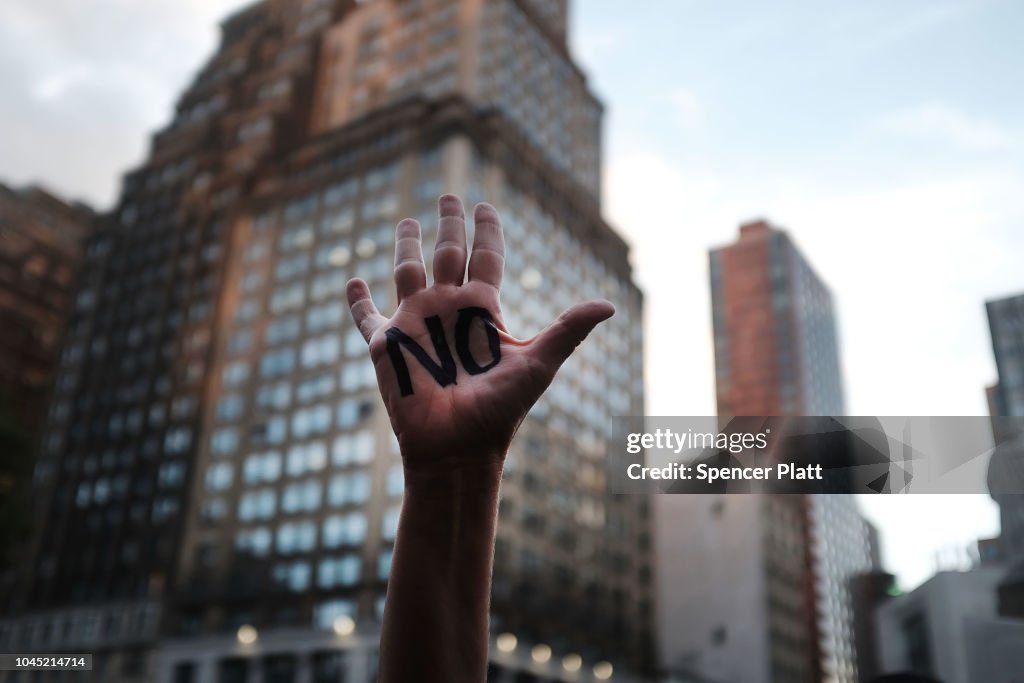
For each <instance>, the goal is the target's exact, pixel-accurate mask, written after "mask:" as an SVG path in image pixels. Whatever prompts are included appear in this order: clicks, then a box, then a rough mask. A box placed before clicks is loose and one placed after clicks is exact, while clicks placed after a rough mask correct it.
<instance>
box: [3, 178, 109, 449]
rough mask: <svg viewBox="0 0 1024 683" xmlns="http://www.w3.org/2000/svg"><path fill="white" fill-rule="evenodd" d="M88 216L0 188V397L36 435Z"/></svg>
mask: <svg viewBox="0 0 1024 683" xmlns="http://www.w3.org/2000/svg"><path fill="white" fill-rule="evenodd" d="M94 218H95V216H94V214H93V212H92V210H91V209H89V208H88V207H86V206H84V205H82V204H77V203H69V202H65V201H64V200H62V199H60V198H58V197H55V196H54V195H52V194H50V193H49V192H46V191H45V190H43V189H40V188H38V187H28V188H22V189H12V188H9V187H6V186H4V185H0V329H3V331H4V333H3V335H0V397H2V398H0V400H6V401H9V402H10V403H11V405H12V407H13V411H14V419H16V420H17V421H18V422H19V423H20V424H22V425H24V427H25V429H26V430H27V431H29V432H31V433H32V434H33V435H34V436H36V437H38V434H37V432H38V430H39V428H40V426H41V424H42V422H43V419H44V418H45V410H46V401H47V398H48V394H49V391H50V387H51V385H52V384H53V376H54V372H55V370H56V367H57V360H58V357H59V355H60V344H61V340H62V337H63V334H64V325H65V324H66V322H67V318H68V315H69V313H70V311H71V309H72V305H73V298H74V280H75V276H76V275H77V273H78V268H79V265H80V263H81V260H82V257H83V254H84V250H85V242H86V239H87V238H88V236H89V232H90V230H91V228H92V223H93V220H94Z"/></svg>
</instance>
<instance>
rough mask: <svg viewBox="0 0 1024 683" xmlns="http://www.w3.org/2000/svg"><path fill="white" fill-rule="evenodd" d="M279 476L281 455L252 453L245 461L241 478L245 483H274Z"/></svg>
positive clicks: (276, 453) (275, 453)
mask: <svg viewBox="0 0 1024 683" xmlns="http://www.w3.org/2000/svg"><path fill="white" fill-rule="evenodd" d="M280 475H281V454H280V453H278V452H277V451H266V452H264V453H253V454H252V455H250V456H249V457H248V458H246V459H245V465H244V468H243V472H242V476H243V478H244V479H245V481H246V483H249V484H256V483H260V482H271V481H276V480H277V478H278V477H279V476H280Z"/></svg>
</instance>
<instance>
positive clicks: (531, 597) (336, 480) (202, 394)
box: [0, 0, 653, 683]
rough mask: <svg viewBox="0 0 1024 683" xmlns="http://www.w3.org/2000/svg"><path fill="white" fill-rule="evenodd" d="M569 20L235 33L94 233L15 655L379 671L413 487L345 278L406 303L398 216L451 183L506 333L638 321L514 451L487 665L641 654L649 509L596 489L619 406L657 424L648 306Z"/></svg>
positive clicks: (372, 14)
mask: <svg viewBox="0 0 1024 683" xmlns="http://www.w3.org/2000/svg"><path fill="white" fill-rule="evenodd" d="M565 5H566V3H565V2H557V1H556V2H552V1H551V0H548V1H547V2H541V1H539V0H532V1H528V0H405V1H399V0H369V1H366V2H351V1H348V2H346V1H342V0H337V1H325V0H311V1H307V2H298V3H297V2H284V1H283V0H267V1H265V2H260V3H256V4H254V5H252V6H250V7H248V8H246V9H243V10H241V11H240V12H238V13H236V14H234V15H232V16H231V17H229V18H228V19H227V20H225V22H224V23H223V25H222V39H221V45H220V47H219V48H218V50H217V52H216V54H215V55H214V56H213V57H212V58H211V59H210V61H209V62H208V63H207V65H206V66H205V67H204V68H203V69H202V70H201V71H200V73H199V75H198V76H197V78H196V80H195V81H194V82H193V83H192V85H191V86H190V87H189V88H188V90H187V91H186V92H185V94H184V95H183V96H182V97H181V99H180V101H179V103H178V107H177V113H176V115H175V117H174V120H173V121H172V122H171V123H170V124H169V125H168V126H167V127H166V128H165V129H163V130H161V131H160V132H158V133H157V134H156V135H155V136H154V139H153V145H152V150H151V152H150V155H149V157H148V159H147V161H146V162H145V164H144V165H143V166H142V167H140V168H138V169H136V170H134V171H132V172H130V173H128V174H127V175H126V176H125V180H124V188H123V191H122V195H121V199H120V201H119V203H118V205H117V208H116V209H115V210H114V211H113V212H112V213H111V214H110V215H109V216H107V217H106V218H105V220H104V221H103V224H102V227H101V229H100V232H99V234H97V235H96V237H95V238H94V239H93V240H92V242H91V246H90V258H89V260H88V262H87V267H86V272H85V276H84V279H83V283H82V287H81V291H80V293H79V296H78V299H77V309H76V314H75V316H74V319H73V320H72V324H71V332H70V337H69V339H68V342H67V347H66V349H67V350H66V352H65V361H64V363H63V364H62V366H61V370H60V374H59V377H58V380H57V395H56V396H55V399H54V403H53V407H52V408H51V416H50V421H49V426H48V433H47V437H46V439H45V440H44V460H43V462H42V464H41V470H40V474H39V476H38V477H37V479H38V480H39V485H40V493H39V495H37V497H36V498H37V500H38V501H39V510H38V514H39V515H41V516H43V518H45V520H46V528H45V531H44V533H43V534H41V536H40V540H39V551H38V554H37V558H36V563H35V580H34V581H33V582H32V584H31V585H30V587H29V589H28V590H26V591H25V592H24V594H23V599H22V604H20V605H19V609H20V610H21V613H22V616H20V617H18V618H16V619H14V620H11V621H10V622H9V623H8V624H7V625H6V627H5V629H4V631H2V632H0V637H4V636H6V637H7V638H8V641H7V642H13V643H18V644H20V643H26V644H30V645H32V646H33V647H36V648H50V649H52V648H64V649H65V650H66V649H67V647H72V646H78V647H85V646H88V645H90V644H91V646H92V648H93V650H95V651H98V652H100V653H101V654H102V655H103V656H102V657H100V666H101V667H103V674H102V675H103V676H104V677H102V678H101V680H119V679H123V680H159V681H175V683H186V682H189V681H196V682H200V681H221V680H223V681H236V680H237V681H241V680H252V678H251V677H255V676H259V675H263V676H264V678H263V680H274V681H292V680H294V681H309V680H316V681H320V680H337V678H334V676H336V675H338V674H337V672H339V671H340V672H347V675H348V676H349V678H346V679H345V680H352V681H361V680H367V681H368V680H372V676H373V673H374V667H375V661H376V638H377V629H378V628H379V619H380V616H381V613H382V608H383V601H384V597H385V592H386V577H387V574H388V569H389V564H390V557H391V546H392V542H393V539H394V533H395V526H396V522H397V517H398V511H399V509H400V505H401V496H402V489H403V482H402V470H401V464H400V459H399V455H398V451H397V447H396V444H395V440H394V437H393V435H392V434H391V431H390V427H389V423H388V420H387V417H386V414H385V412H384V409H383V406H382V404H381V402H380V400H379V397H378V394H377V390H376V382H375V376H374V372H373V369H372V366H371V364H370V362H369V359H368V356H367V353H366V349H365V343H364V342H363V341H362V339H361V337H360V335H359V333H358V331H357V330H356V329H355V328H354V326H353V325H352V324H351V322H350V320H349V316H348V311H347V306H346V304H345V293H344V290H345V283H346V281H347V280H348V279H349V278H351V277H353V276H359V277H362V278H365V279H366V280H367V281H368V282H369V283H370V286H371V291H372V292H373V296H374V299H375V300H376V302H377V305H378V306H379V307H380V308H381V309H382V310H389V309H391V308H393V307H394V304H395V303H396V302H395V298H394V293H393V285H392V282H391V272H392V258H393V256H392V248H393V231H394V225H395V223H396V222H397V220H399V219H400V218H402V217H404V216H412V217H416V218H418V219H419V220H420V222H421V223H422V225H423V228H424V238H425V242H427V243H429V242H430V241H432V237H433V232H434V230H435V229H436V227H435V226H436V217H435V212H436V200H437V197H438V195H440V194H441V193H443V192H455V193H457V194H461V195H462V196H463V197H464V198H465V199H466V200H467V201H468V202H475V201H480V200H484V199H486V200H488V201H490V202H492V203H494V204H495V205H496V206H497V207H498V208H499V210H500V211H501V213H502V216H503V220H504V223H505V228H506V241H507V245H508V252H509V254H508V261H507V266H506V270H507V278H506V285H505V287H504V288H503V294H504V302H505V307H506V311H505V319H506V322H507V324H508V326H509V328H510V329H512V330H513V331H521V333H522V334H524V335H526V334H531V333H533V332H535V331H539V329H540V328H541V327H542V326H543V325H545V324H546V323H547V322H548V321H549V320H550V319H552V318H553V317H554V316H556V315H557V314H558V312H560V311H561V310H562V308H564V307H565V306H568V305H569V304H571V303H573V302H575V301H577V300H579V299H581V298H584V297H592V296H604V297H606V298H608V299H610V300H612V301H614V302H616V304H617V307H618V310H619V312H618V314H617V315H616V316H615V318H614V319H613V320H612V321H611V324H610V325H609V326H607V327H606V328H605V329H603V330H598V331H597V332H595V335H594V337H593V338H592V339H591V340H588V343H587V344H586V345H584V346H583V347H581V349H580V351H579V352H578V353H577V354H576V356H574V358H573V359H571V360H570V361H569V362H568V363H567V364H566V365H565V366H564V368H563V370H562V372H561V373H560V375H559V378H558V379H557V380H556V382H555V383H554V384H553V385H552V387H551V388H550V390H549V391H548V393H547V394H546V395H545V397H544V398H543V399H542V400H541V401H540V402H539V403H538V405H537V406H536V407H535V408H534V410H533V411H532V412H531V415H530V416H529V418H528V420H527V421H526V423H525V424H524V425H523V427H522V429H521V430H520V433H519V436H518V438H517V441H516V443H515V444H514V446H513V452H512V453H511V455H510V457H509V460H508V466H507V468H506V476H505V481H504V482H503V500H502V507H501V513H500V517H499V534H498V536H499V539H498V545H497V548H496V557H495V570H494V591H493V596H492V626H493V629H494V638H495V641H494V642H495V645H496V648H495V652H496V655H495V658H494V664H493V666H492V669H493V670H492V677H493V679H494V680H511V678H503V677H506V676H508V677H511V676H512V675H513V673H514V674H515V675H516V676H519V678H516V680H531V679H530V678H529V677H530V676H534V677H536V679H537V680H541V679H543V680H562V679H566V680H569V679H571V680H592V679H596V680H604V679H606V678H607V677H609V676H613V677H614V678H615V679H621V680H628V673H627V672H630V671H632V672H640V673H642V672H643V671H644V670H645V669H646V668H648V667H650V666H651V664H652V660H653V655H652V636H651V629H652V626H653V616H652V613H653V606H652V605H653V603H652V599H651V593H650V591H651V586H650V582H651V576H652V569H651V546H652V543H651V538H650V533H649V531H648V527H649V513H648V509H647V503H646V501H645V500H643V499H639V498H635V497H628V496H612V495H610V494H609V493H608V488H607V483H606V481H607V477H606V474H605V471H604V466H605V463H604V457H605V451H604V449H605V443H606V437H607V430H608V425H609V422H610V420H609V417H610V416H611V415H613V414H641V413H642V410H643V390H642V376H643V368H642V365H641V364H642V351H641V349H642V336H641V335H642V330H641V328H642V325H641V322H642V321H641V309H642V298H641V294H640V292H639V290H638V289H637V287H636V286H635V285H634V284H633V282H632V278H631V270H630V265H629V261H628V249H627V247H626V245H625V243H624V242H623V241H622V239H621V238H620V237H618V236H617V234H616V233H615V232H614V231H613V230H612V229H611V228H610V227H609V226H608V225H607V224H606V223H605V222H604V221H603V220H602V218H601V216H600V205H599V200H598V192H599V186H598V177H599V170H600V166H599V162H600V147H599V135H600V121H601V106H600V104H599V103H598V102H597V100H596V99H595V98H594V97H593V95H592V94H591V93H590V92H589V90H588V88H587V85H586V82H585V80H584V78H583V75H582V74H581V72H580V71H579V70H578V69H577V67H576V66H575V65H574V63H573V62H572V60H571V58H570V56H569V55H568V52H567V49H566V44H565V12H566V7H565ZM65 633H66V635H67V638H66V639H62V638H63V637H64V635H65ZM510 643H512V646H511V648H510V647H509V644H510ZM300 644H301V645H300ZM499 645H503V648H504V649H502V647H497V646H499ZM545 652H546V653H547V655H546V656H545V654H544V653H545Z"/></svg>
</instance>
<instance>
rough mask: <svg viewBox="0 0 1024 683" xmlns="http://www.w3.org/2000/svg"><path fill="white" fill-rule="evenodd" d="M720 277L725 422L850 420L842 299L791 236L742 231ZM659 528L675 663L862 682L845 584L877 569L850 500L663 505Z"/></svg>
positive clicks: (719, 262)
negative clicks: (838, 312)
mask: <svg viewBox="0 0 1024 683" xmlns="http://www.w3.org/2000/svg"><path fill="white" fill-rule="evenodd" d="M710 279H711V304H712V318H713V328H714V344H715V369H716V382H717V396H718V414H719V416H720V417H722V418H728V417H732V416H798V415H835V416H840V415H842V414H843V397H842V387H841V378H840V368H839V353H838V344H837V337H836V323H835V314H834V311H833V306H832V298H831V295H830V293H829V291H828V289H827V288H826V287H825V285H824V284H823V283H822V281H821V280H820V279H819V278H818V276H817V275H816V274H815V273H814V270H813V269H812V268H811V266H810V264H808V262H807V261H806V259H805V258H804V257H803V255H802V254H801V253H800V252H799V250H797V248H796V246H795V245H794V244H793V242H792V240H791V239H790V238H789V236H788V235H787V234H786V233H785V232H783V231H781V230H779V229H776V228H774V227H772V226H771V225H769V224H768V223H766V222H764V221H756V222H752V223H748V224H745V225H742V226H741V227H740V236H739V239H738V240H737V241H736V242H734V243H733V244H730V245H728V246H725V247H722V248H719V249H713V250H711V253H710ZM656 517H657V523H656V530H657V534H658V557H659V560H658V567H659V571H658V585H659V593H660V599H659V605H660V606H661V607H662V611H661V613H660V618H659V632H660V638H661V640H660V645H661V651H662V655H663V663H664V665H665V666H667V667H670V668H675V669H677V670H679V671H680V672H682V673H684V674H685V673H691V674H697V675H703V676H705V677H708V678H710V679H711V680H723V681H728V680H742V681H749V682H750V683H808V682H811V681H814V682H817V681H823V680H827V681H834V682H835V683H855V682H856V681H857V668H856V657H855V654H854V624H853V613H852V607H851V600H850V594H849V585H848V581H849V579H850V578H851V577H853V576H854V575H855V574H857V573H860V572H864V571H867V570H869V569H870V568H871V567H872V565H873V564H874V562H873V559H872V547H871V537H872V530H871V528H870V526H869V525H868V524H867V523H866V522H865V521H864V520H863V518H861V516H860V514H859V513H858V511H857V509H856V506H855V503H854V501H853V498H852V497H850V496H842V495H815V496H798V495H762V494H747V495H744V494H738V495H726V496H702V495H675V496H660V497H659V498H658V500H657V509H656ZM683 520H685V523H682V521H683ZM694 558H700V559H699V560H695V559H694Z"/></svg>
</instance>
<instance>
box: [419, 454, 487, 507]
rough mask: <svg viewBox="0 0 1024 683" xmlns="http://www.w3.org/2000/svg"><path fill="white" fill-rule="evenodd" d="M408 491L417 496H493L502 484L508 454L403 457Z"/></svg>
mask: <svg viewBox="0 0 1024 683" xmlns="http://www.w3.org/2000/svg"><path fill="white" fill-rule="evenodd" d="M402 463H403V469H404V470H405V492H406V494H407V495H413V496H422V495H427V496H434V495H443V496H445V497H449V496H462V495H484V496H493V495H496V494H497V492H498V488H499V487H500V485H501V475H502V471H503V465H504V454H501V455H492V456H482V455H479V454H477V455H474V456H473V457H466V458H445V459H440V460H438V459H431V460H427V461H424V460H422V459H410V458H407V457H403V458H402Z"/></svg>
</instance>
